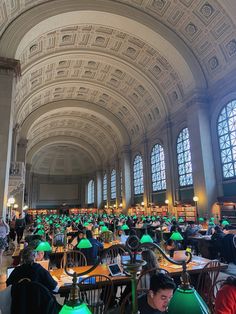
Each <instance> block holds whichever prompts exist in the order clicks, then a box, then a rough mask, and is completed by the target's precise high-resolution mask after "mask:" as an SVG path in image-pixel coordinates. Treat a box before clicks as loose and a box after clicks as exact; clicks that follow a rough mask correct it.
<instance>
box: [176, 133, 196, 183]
mask: <svg viewBox="0 0 236 314" xmlns="http://www.w3.org/2000/svg"><path fill="white" fill-rule="evenodd" d="M176 150H177V163H178V172H179V185H180V186H188V185H192V184H193V176H192V162H191V152H190V140H189V132H188V128H185V129H183V130H182V131H181V132H180V133H179V136H178V139H177V147H176Z"/></svg>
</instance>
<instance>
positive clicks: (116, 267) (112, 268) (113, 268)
mask: <svg viewBox="0 0 236 314" xmlns="http://www.w3.org/2000/svg"><path fill="white" fill-rule="evenodd" d="M108 268H109V270H110V273H111V275H112V276H117V275H118V274H122V270H121V269H120V266H119V265H118V264H111V265H108Z"/></svg>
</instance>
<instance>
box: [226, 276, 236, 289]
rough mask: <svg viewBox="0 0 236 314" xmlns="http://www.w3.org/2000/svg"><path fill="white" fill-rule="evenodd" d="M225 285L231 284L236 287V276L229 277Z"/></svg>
mask: <svg viewBox="0 0 236 314" xmlns="http://www.w3.org/2000/svg"><path fill="white" fill-rule="evenodd" d="M223 285H230V286H235V287H236V277H234V276H229V277H227V278H226V280H225V282H224V283H223Z"/></svg>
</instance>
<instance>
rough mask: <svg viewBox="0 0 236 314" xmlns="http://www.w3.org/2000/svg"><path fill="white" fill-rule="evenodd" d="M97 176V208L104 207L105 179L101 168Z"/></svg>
mask: <svg viewBox="0 0 236 314" xmlns="http://www.w3.org/2000/svg"><path fill="white" fill-rule="evenodd" d="M96 177H97V180H96V194H95V195H96V202H95V204H96V206H97V208H102V180H103V177H102V171H101V170H98V171H97V173H96Z"/></svg>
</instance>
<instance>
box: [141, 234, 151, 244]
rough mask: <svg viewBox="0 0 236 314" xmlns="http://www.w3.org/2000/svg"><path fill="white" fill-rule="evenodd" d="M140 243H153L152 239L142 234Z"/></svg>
mask: <svg viewBox="0 0 236 314" xmlns="http://www.w3.org/2000/svg"><path fill="white" fill-rule="evenodd" d="M140 243H153V239H152V238H151V236H150V235H149V234H144V235H143V236H142V238H141V239H140Z"/></svg>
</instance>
